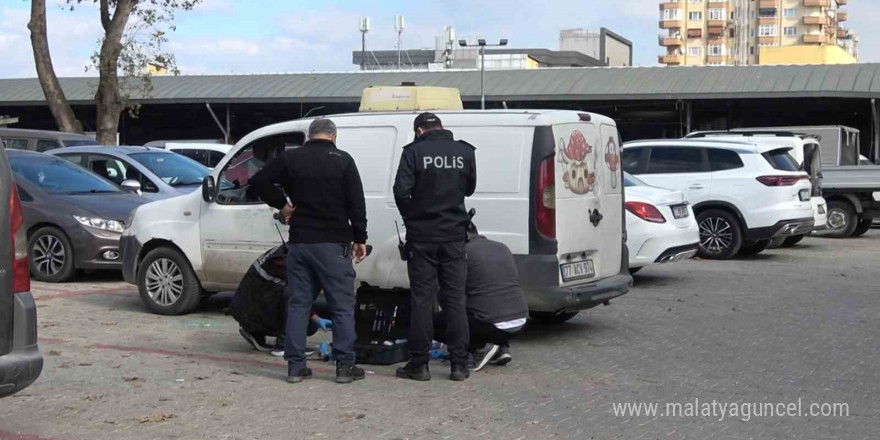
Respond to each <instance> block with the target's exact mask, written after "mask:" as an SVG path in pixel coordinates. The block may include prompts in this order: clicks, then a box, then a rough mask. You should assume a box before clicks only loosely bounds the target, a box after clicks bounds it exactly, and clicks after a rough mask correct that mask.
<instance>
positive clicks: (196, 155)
mask: <svg viewBox="0 0 880 440" xmlns="http://www.w3.org/2000/svg"><path fill="white" fill-rule="evenodd" d="M231 148H232V145H229V144H198V143H191V142H188V143H177V142H169V143H167V144H165V149H166V150H168V151H171V152H174V153H177V154H182V155H184V156H186V157H188V158H190V159H192V160H194V161H196V162H198V163H200V164H202V165H204V166H206V167H208V168H210V169H212V170H213V169H214V167H216V166H217V164H218V163H220V161H221V160H223V157H224V156H226V153H228V152H229V149H231Z"/></svg>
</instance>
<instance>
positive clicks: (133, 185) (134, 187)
mask: <svg viewBox="0 0 880 440" xmlns="http://www.w3.org/2000/svg"><path fill="white" fill-rule="evenodd" d="M119 186H121V187H123V188H124V189H125V190H127V191H131V192H133V193H138V194H140V193H141V183H140V182H138V181H137V180H134V179H127V180H123V181H122V183H120V184H119Z"/></svg>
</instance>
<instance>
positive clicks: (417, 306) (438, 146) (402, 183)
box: [394, 113, 477, 381]
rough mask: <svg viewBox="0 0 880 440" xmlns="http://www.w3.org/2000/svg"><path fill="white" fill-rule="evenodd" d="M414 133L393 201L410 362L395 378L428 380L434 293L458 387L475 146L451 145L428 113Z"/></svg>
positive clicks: (463, 357) (463, 358) (463, 359)
mask: <svg viewBox="0 0 880 440" xmlns="http://www.w3.org/2000/svg"><path fill="white" fill-rule="evenodd" d="M413 128H414V129H415V134H416V139H415V141H413V142H412V143H411V144H409V145H407V146H405V147H403V154H402V155H401V157H400V166H399V167H398V169H397V177H396V179H395V181H394V199H395V200H396V201H397V209H398V210H399V211H400V216H401V217H402V218H403V222H404V224H405V225H406V239H407V244H406V254H407V270H408V272H409V280H410V307H411V309H412V314H411V316H410V330H409V352H410V361H409V363H407V364H406V366H405V367H401V368H398V369H397V377H401V378H404V379H414V380H422V381H424V380H430V379H431V373H430V372H429V371H428V350H429V349H430V346H431V340H432V339H433V332H434V325H433V316H432V313H433V306H434V302H435V301H436V299H437V298H438V295H439V300H440V305H441V306H442V307H443V310H444V313H445V315H446V327H447V331H448V334H447V339H448V341H447V344H448V345H449V353H450V357H451V361H452V374H451V375H450V379H452V380H456V381H463V380H465V379H467V378H468V377H469V375H470V373H469V372H468V369H467V356H468V352H467V345H468V320H467V314H466V312H465V280H466V274H467V262H466V253H465V242H466V241H467V227H468V223H469V216H468V213H467V209H466V208H465V204H464V198H465V197H467V196H470V195H472V194H473V193H474V188H475V187H476V185H477V166H476V161H475V158H474V147H473V146H472V145H470V144H468V143H467V142H463V141H456V140H455V139H453V137H452V132H451V131H449V130H445V129H443V124H442V123H441V121H440V118H438V117H437V115H434V114H432V113H422V114H420V115H418V116H417V117H416V119H415V122H414V123H413ZM438 292H439V293H438Z"/></svg>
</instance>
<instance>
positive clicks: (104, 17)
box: [100, 0, 110, 31]
mask: <svg viewBox="0 0 880 440" xmlns="http://www.w3.org/2000/svg"><path fill="white" fill-rule="evenodd" d="M100 3H101V5H100V7H101V26H103V27H104V31H107V30H108V28H109V27H110V1H109V0H101V2H100Z"/></svg>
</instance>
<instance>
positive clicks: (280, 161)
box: [242, 118, 367, 383]
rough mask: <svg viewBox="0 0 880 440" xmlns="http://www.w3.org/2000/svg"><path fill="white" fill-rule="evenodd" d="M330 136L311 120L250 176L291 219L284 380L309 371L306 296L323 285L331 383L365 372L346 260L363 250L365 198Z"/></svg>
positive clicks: (327, 123)
mask: <svg viewBox="0 0 880 440" xmlns="http://www.w3.org/2000/svg"><path fill="white" fill-rule="evenodd" d="M335 142H336V125H335V124H334V123H333V122H332V121H331V120H329V119H323V118H321V119H316V120H314V121H313V122H312V123H311V125H309V141H308V142H306V143H305V145H303V146H302V147H299V148H295V149H292V150H288V151H286V152H284V154H282V155H281V156H279V157H278V158H276V159H273V160H272V161H271V162H269V164H268V165H266V167H265V168H263V169H262V170H260V171H259V172H257V174H255V175H254V176H253V177H252V178H251V180H250V184H251V191H253V192H254V193H255V194H256V195H258V196H259V197H260V198H261V199H262V200H263V201H265V202H266V203H267V204H269V205H270V206H272V207H274V208H277V209H280V210H281V213H282V214H283V215H284V218H285V220H286V223H288V224H289V225H290V250H289V252H288V254H287V289H288V291H287V294H288V300H289V304H288V311H287V325H286V330H285V333H286V337H285V338H284V359H285V360H286V361H287V381H288V382H290V383H297V382H302V381H303V379H308V378H310V377H311V376H312V370H310V369H309V368H307V367H306V356H305V347H306V331H307V328H308V325H309V316H310V315H311V311H312V302H313V301H314V299H315V297H316V296H317V295H318V292H320V291H321V289H323V290H324V295H325V296H326V297H327V303H328V305H329V306H330V313H331V321H332V322H333V358H334V359H336V382H337V383H350V382H352V381H354V380H360V379H363V378H364V370H363V369H361V368H359V367H357V366H355V354H354V341H355V339H356V336H355V330H354V327H355V326H354V305H355V298H354V279H355V271H354V267H353V266H352V264H351V258H354V259H355V260H356V261H357V262H358V263H360V262H361V261H362V260H363V259H364V258H365V257H366V255H367V246H366V242H367V212H366V203H365V202H364V189H363V185H362V184H361V177H360V174H358V169H357V166H356V165H355V163H354V160H353V159H352V158H351V156H350V155H349V154H348V153H346V152H344V151H342V150H339V149H337V148H336V145H335ZM276 185H280V186H281V188H283V191H282V190H281V189H279V188H278V186H276ZM285 193H286V195H287V197H285ZM287 198H290V202H289V203H288V200H287ZM294 210H296V214H295V215H294ZM242 227H250V225H242Z"/></svg>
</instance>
